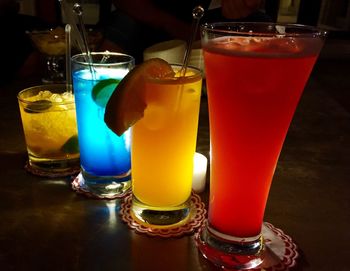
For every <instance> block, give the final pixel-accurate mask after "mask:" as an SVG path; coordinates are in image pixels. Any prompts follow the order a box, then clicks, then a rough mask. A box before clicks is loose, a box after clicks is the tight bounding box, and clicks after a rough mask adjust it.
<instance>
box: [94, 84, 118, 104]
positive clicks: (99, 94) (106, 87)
mask: <svg viewBox="0 0 350 271" xmlns="http://www.w3.org/2000/svg"><path fill="white" fill-rule="evenodd" d="M119 82H120V80H117V79H105V80H102V81H100V82H98V83H97V84H96V85H95V86H94V88H93V89H92V93H91V95H92V99H93V100H94V102H95V103H96V104H98V105H99V106H101V107H103V108H104V107H106V104H107V102H108V100H109V98H110V97H111V95H112V93H113V91H114V89H115V87H116V85H117V84H118V83H119Z"/></svg>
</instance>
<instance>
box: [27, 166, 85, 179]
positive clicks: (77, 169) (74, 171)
mask: <svg viewBox="0 0 350 271" xmlns="http://www.w3.org/2000/svg"><path fill="white" fill-rule="evenodd" d="M24 169H25V170H26V171H28V172H30V173H32V174H33V175H37V176H41V177H50V178H60V177H69V176H74V175H76V174H78V173H79V172H80V166H78V167H75V168H71V169H69V170H65V171H60V172H49V171H43V170H40V169H38V168H34V167H32V166H30V165H29V162H26V164H25V165H24Z"/></svg>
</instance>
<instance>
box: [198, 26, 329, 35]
mask: <svg viewBox="0 0 350 271" xmlns="http://www.w3.org/2000/svg"><path fill="white" fill-rule="evenodd" d="M247 26H251V27H256V28H257V27H265V28H264V29H265V31H261V29H259V30H257V31H252V30H242V31H240V30H237V29H230V27H247ZM224 27H226V28H224ZM200 28H201V31H205V32H208V33H216V34H223V35H228V34H232V35H235V36H237V35H240V36H247V37H248V36H252V37H254V36H255V37H276V36H278V37H285V38H289V37H309V38H310V37H313V38H322V37H325V36H326V35H327V34H328V32H327V31H326V30H324V29H321V28H319V27H316V26H310V25H304V24H297V23H275V22H213V23H205V24H202V25H201V27H200ZM274 29H275V31H273V32H268V31H267V30H270V31H271V30H274ZM286 29H293V30H294V32H284V30H286ZM296 30H300V32H297V31H296Z"/></svg>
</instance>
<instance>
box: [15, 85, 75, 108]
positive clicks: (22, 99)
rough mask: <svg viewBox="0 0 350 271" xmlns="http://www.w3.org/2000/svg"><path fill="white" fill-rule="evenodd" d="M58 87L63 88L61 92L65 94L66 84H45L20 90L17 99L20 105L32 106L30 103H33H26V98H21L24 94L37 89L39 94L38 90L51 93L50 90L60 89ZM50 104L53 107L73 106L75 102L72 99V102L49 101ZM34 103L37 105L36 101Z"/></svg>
mask: <svg viewBox="0 0 350 271" xmlns="http://www.w3.org/2000/svg"><path fill="white" fill-rule="evenodd" d="M60 87H63V89H64V90H65V91H63V89H62V93H64V92H66V84H47V85H36V86H31V87H28V88H25V89H22V90H21V91H20V92H18V94H17V99H18V101H20V102H21V103H24V104H32V103H34V102H33V101H28V100H27V98H23V97H21V96H22V94H23V93H24V92H28V91H31V90H35V89H38V93H39V91H40V90H39V89H40V88H42V89H41V90H49V91H51V92H52V89H60ZM45 88H46V89H45ZM53 93H55V92H53ZM72 95H73V92H72ZM32 96H34V95H32ZM32 96H30V97H32ZM43 100H45V101H48V99H43ZM50 101H51V100H50ZM51 102H52V104H54V105H70V104H74V103H75V100H74V99H73V100H72V101H62V102H55V101H51ZM35 103H38V101H36V102H35Z"/></svg>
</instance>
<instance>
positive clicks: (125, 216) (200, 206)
mask: <svg viewBox="0 0 350 271" xmlns="http://www.w3.org/2000/svg"><path fill="white" fill-rule="evenodd" d="M131 201H132V194H130V195H128V196H126V197H125V198H124V200H123V202H122V203H121V206H120V216H121V218H122V220H123V221H124V222H125V223H127V225H128V226H129V227H130V228H131V229H133V230H135V231H136V232H138V233H142V234H146V235H149V236H158V237H163V238H169V237H181V236H183V235H188V234H192V233H194V232H195V230H197V229H198V228H200V227H201V226H202V224H203V221H204V219H205V216H206V213H207V211H206V209H205V205H204V203H203V202H202V200H201V198H200V197H199V196H198V195H197V194H195V193H192V195H191V206H190V218H189V220H188V222H187V223H186V224H183V225H181V226H175V227H167V228H154V227H152V228H151V227H146V226H144V225H141V224H140V223H138V222H137V221H135V220H134V219H133V218H132V216H131Z"/></svg>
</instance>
